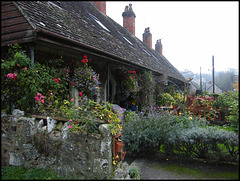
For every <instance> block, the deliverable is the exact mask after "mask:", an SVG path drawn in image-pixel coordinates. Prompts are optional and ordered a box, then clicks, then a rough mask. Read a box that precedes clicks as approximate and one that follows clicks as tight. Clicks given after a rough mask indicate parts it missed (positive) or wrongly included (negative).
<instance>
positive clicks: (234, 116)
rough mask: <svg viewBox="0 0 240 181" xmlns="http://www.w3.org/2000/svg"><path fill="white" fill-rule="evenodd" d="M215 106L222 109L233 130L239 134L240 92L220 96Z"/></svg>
mask: <svg viewBox="0 0 240 181" xmlns="http://www.w3.org/2000/svg"><path fill="white" fill-rule="evenodd" d="M214 106H216V107H218V108H220V109H221V110H222V111H223V113H224V116H225V117H226V119H227V120H229V121H230V123H231V125H230V126H231V128H232V129H233V130H234V131H236V132H239V92H238V91H228V92H224V93H223V94H221V95H219V96H218V98H217V99H216V102H215V103H214Z"/></svg>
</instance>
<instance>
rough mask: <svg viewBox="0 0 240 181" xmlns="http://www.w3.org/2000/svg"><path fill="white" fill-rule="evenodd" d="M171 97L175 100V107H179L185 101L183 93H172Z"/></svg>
mask: <svg viewBox="0 0 240 181" xmlns="http://www.w3.org/2000/svg"><path fill="white" fill-rule="evenodd" d="M172 97H173V98H174V99H175V106H180V105H181V104H182V103H183V102H184V101H185V100H184V94H183V92H174V93H173V95H172Z"/></svg>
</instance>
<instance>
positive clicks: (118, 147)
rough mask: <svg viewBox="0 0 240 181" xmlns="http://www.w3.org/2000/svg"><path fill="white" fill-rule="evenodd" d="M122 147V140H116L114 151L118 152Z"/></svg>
mask: <svg viewBox="0 0 240 181" xmlns="http://www.w3.org/2000/svg"><path fill="white" fill-rule="evenodd" d="M122 147H123V143H122V142H117V143H116V152H117V153H118V152H120V151H121V149H122Z"/></svg>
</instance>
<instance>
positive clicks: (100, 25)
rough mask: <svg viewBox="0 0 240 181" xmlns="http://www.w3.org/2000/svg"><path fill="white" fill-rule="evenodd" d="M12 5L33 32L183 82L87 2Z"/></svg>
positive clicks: (155, 54)
mask: <svg viewBox="0 0 240 181" xmlns="http://www.w3.org/2000/svg"><path fill="white" fill-rule="evenodd" d="M14 4H15V5H16V6H17V8H18V9H19V10H20V11H21V13H22V14H23V16H24V17H25V18H26V19H27V21H28V22H29V24H30V25H31V26H32V28H33V29H34V30H37V29H38V30H39V29H43V30H47V31H49V32H52V33H55V34H57V35H60V36H62V37H65V38H67V39H69V40H70V41H75V42H79V43H80V44H82V45H83V46H84V45H86V46H91V47H94V48H95V49H98V50H101V51H103V52H105V53H107V54H111V55H114V56H115V57H119V58H120V59H122V60H124V61H126V62H130V63H132V64H134V65H138V66H141V67H145V68H147V69H150V70H153V71H154V72H156V73H159V74H164V75H165V76H168V77H170V78H173V79H177V80H179V81H181V82H185V78H184V77H183V76H182V75H181V74H180V73H179V71H178V70H177V69H176V68H175V67H174V66H173V65H172V64H171V63H170V62H169V61H168V60H167V59H166V58H165V57H164V56H163V55H161V54H160V53H158V52H157V51H155V50H153V49H152V48H150V47H148V46H147V45H146V44H145V43H143V42H142V41H140V40H139V39H138V38H137V37H136V36H134V35H132V34H131V33H130V32H129V31H128V30H126V29H125V28H123V27H122V26H121V25H119V24H118V23H116V22H115V21H114V20H112V19H111V18H110V17H108V16H107V15H104V14H103V13H101V12H100V11H99V10H98V9H97V8H96V7H95V6H93V5H92V4H91V3H90V2H87V1H57V2H54V1H52V2H50V1H16V2H14Z"/></svg>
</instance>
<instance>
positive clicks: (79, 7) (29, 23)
mask: <svg viewBox="0 0 240 181" xmlns="http://www.w3.org/2000/svg"><path fill="white" fill-rule="evenodd" d="M106 4H107V3H106V1H2V2H1V9H2V12H1V21H2V25H1V50H2V58H4V57H5V56H6V54H7V49H8V48H9V46H8V45H10V44H15V43H19V44H20V45H21V47H22V48H23V49H24V50H26V52H27V53H28V55H29V57H31V60H32V64H34V62H41V61H43V60H46V59H51V58H57V57H63V58H64V59H69V60H72V59H74V60H76V61H80V60H81V57H82V55H84V54H85V55H87V56H88V59H89V62H88V63H89V65H90V66H91V67H92V68H93V69H94V70H95V71H96V72H97V73H99V74H100V75H101V76H100V82H101V88H102V89H101V91H102V92H101V93H100V98H99V99H100V100H101V101H103V102H105V101H109V102H111V103H115V104H118V105H121V102H122V101H123V98H122V96H121V95H122V91H123V90H122V88H121V82H122V81H123V78H124V76H123V75H124V69H123V67H127V69H128V70H134V71H136V72H140V71H142V70H147V71H149V72H151V74H152V76H153V79H154V82H155V83H156V84H157V83H159V82H163V81H165V82H166V81H168V82H169V84H171V83H173V84H175V85H177V86H178V87H180V88H181V89H182V90H183V88H184V84H186V80H185V78H184V77H183V76H182V75H181V74H180V73H179V71H178V70H177V69H176V68H175V67H174V66H173V65H172V64H171V63H170V62H169V61H168V60H167V58H166V57H165V56H164V55H163V52H162V44H161V40H158V41H157V42H156V44H155V50H154V49H153V48H152V35H151V33H150V28H146V29H145V30H144V32H143V41H141V40H139V39H138V38H137V37H136V36H135V18H136V15H135V13H134V11H133V5H132V4H129V6H126V7H125V9H124V12H123V13H122V17H123V26H121V25H119V24H118V23H116V22H115V21H114V20H113V19H111V18H110V17H109V16H107V14H106Z"/></svg>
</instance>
